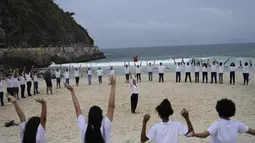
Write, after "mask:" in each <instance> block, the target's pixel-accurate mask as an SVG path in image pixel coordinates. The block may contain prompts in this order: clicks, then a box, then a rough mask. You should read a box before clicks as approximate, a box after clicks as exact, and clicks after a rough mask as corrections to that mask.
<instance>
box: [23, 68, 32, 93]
mask: <svg viewBox="0 0 255 143" xmlns="http://www.w3.org/2000/svg"><path fill="white" fill-rule="evenodd" d="M33 71H34V66H32V68H31V70H30V71H29V70H28V69H27V70H26V73H25V78H26V81H27V95H28V96H32V95H31V86H32V79H31V73H33Z"/></svg>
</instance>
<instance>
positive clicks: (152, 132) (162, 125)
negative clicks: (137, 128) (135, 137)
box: [140, 99, 193, 143]
mask: <svg viewBox="0 0 255 143" xmlns="http://www.w3.org/2000/svg"><path fill="white" fill-rule="evenodd" d="M156 111H157V112H158V115H159V117H160V118H161V120H162V122H159V123H157V124H155V125H154V126H152V127H151V128H150V129H149V131H148V132H147V134H146V126H147V122H148V121H149V119H150V115H148V114H146V115H145V116H144V118H143V126H142V131H141V139H140V140H141V142H142V143H144V142H146V141H148V140H150V141H152V142H153V143H178V136H181V135H188V134H189V133H190V132H192V131H193V126H192V124H191V121H190V119H189V112H188V111H187V110H186V109H183V110H182V112H181V115H182V116H183V117H184V119H185V120H186V122H187V125H188V126H187V125H184V124H182V123H180V122H177V121H174V120H170V119H169V116H171V115H173V113H174V111H173V109H172V106H171V103H170V102H169V100H168V99H164V100H163V101H162V102H161V103H160V104H159V105H158V106H157V107H156Z"/></svg>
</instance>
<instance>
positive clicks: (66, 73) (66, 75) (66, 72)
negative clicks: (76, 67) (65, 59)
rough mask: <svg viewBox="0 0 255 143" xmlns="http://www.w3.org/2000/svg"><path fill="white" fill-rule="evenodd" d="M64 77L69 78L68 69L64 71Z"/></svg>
mask: <svg viewBox="0 0 255 143" xmlns="http://www.w3.org/2000/svg"><path fill="white" fill-rule="evenodd" d="M64 75H65V79H69V71H65V74H64Z"/></svg>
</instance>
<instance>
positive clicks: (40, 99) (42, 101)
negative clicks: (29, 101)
mask: <svg viewBox="0 0 255 143" xmlns="http://www.w3.org/2000/svg"><path fill="white" fill-rule="evenodd" d="M35 101H36V102H38V103H41V104H44V103H46V102H45V100H44V99H42V98H38V99H35Z"/></svg>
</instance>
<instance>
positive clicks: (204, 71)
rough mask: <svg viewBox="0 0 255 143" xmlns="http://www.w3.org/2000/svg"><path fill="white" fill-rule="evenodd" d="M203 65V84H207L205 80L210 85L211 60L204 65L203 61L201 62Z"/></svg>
mask: <svg viewBox="0 0 255 143" xmlns="http://www.w3.org/2000/svg"><path fill="white" fill-rule="evenodd" d="M201 63H202V74H203V82H202V83H205V80H206V83H208V70H207V67H208V64H209V60H208V61H207V63H203V61H202V60H201Z"/></svg>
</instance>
